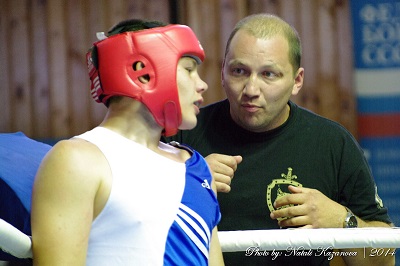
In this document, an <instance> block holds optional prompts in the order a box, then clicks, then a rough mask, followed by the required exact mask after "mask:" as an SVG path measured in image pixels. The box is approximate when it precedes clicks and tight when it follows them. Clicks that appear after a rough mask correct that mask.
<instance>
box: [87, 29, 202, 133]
mask: <svg viewBox="0 0 400 266" xmlns="http://www.w3.org/2000/svg"><path fill="white" fill-rule="evenodd" d="M183 56H190V57H193V58H195V59H196V60H197V61H198V63H200V62H202V61H203V60H204V57H205V55H204V50H203V48H202V47H201V45H200V43H199V41H198V39H197V37H196V35H195V34H194V33H193V31H192V30H191V29H190V28H189V27H187V26H184V25H168V26H165V27H157V28H152V29H146V30H140V31H128V32H123V33H120V34H116V35H112V36H111V37H108V38H106V39H104V40H101V41H98V42H96V43H94V45H93V48H92V49H91V51H89V52H88V53H87V56H86V59H87V64H88V70H89V76H90V80H91V94H92V97H93V98H94V99H95V100H96V101H97V102H103V103H104V104H107V101H108V99H109V98H110V97H111V96H127V97H131V98H134V99H136V100H138V101H140V102H142V103H143V104H145V105H146V106H147V108H148V109H149V110H150V112H151V113H152V115H153V117H154V119H155V120H156V122H157V123H158V124H159V125H160V126H162V127H163V128H164V132H163V134H164V135H165V136H171V135H174V134H176V133H177V132H178V127H179V126H180V124H181V123H182V113H181V108H180V102H179V94H178V85H177V66H178V61H179V59H180V58H181V57H183ZM137 62H142V63H143V65H144V67H143V68H142V69H140V70H135V69H134V67H133V66H134V65H135V64H136V63H137ZM143 76H145V77H146V78H149V82H147V83H142V82H141V81H140V80H139V77H143Z"/></svg>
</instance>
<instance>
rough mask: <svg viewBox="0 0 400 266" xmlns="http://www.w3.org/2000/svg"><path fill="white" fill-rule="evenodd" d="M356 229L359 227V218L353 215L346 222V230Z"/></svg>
mask: <svg viewBox="0 0 400 266" xmlns="http://www.w3.org/2000/svg"><path fill="white" fill-rule="evenodd" d="M356 227H357V218H356V217H355V216H354V215H351V216H350V217H349V218H348V220H347V222H346V228H356Z"/></svg>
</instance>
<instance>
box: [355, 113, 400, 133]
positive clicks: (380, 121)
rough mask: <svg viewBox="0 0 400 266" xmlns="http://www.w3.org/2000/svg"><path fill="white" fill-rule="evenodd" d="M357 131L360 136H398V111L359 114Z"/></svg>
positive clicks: (399, 122)
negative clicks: (392, 112) (393, 112)
mask: <svg viewBox="0 0 400 266" xmlns="http://www.w3.org/2000/svg"><path fill="white" fill-rule="evenodd" d="M358 133H359V135H360V137H394V136H400V113H396V114H373V115H372V114H369V115H362V114H359V116H358Z"/></svg>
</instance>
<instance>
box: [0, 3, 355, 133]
mask: <svg viewBox="0 0 400 266" xmlns="http://www.w3.org/2000/svg"><path fill="white" fill-rule="evenodd" d="M170 2H171V3H172V2H174V6H176V7H177V8H178V9H177V11H176V14H177V21H178V22H179V23H183V24H187V25H189V26H191V27H192V28H193V30H194V31H195V32H196V34H197V35H198V37H199V39H200V41H201V43H202V45H203V47H204V49H205V51H206V61H205V62H204V63H203V64H202V65H201V66H200V74H201V76H202V78H203V79H204V80H205V81H206V82H207V83H208V85H209V90H208V91H207V93H206V94H205V100H206V102H205V104H208V103H211V102H214V101H218V100H221V99H223V98H225V94H224V92H223V90H222V88H221V84H220V83H221V78H220V68H221V64H222V60H223V53H224V50H225V43H226V41H227V39H228V36H229V33H230V31H231V30H232V28H233V27H234V25H235V24H236V22H237V21H238V20H239V19H241V18H243V17H245V16H246V15H249V14H254V13H260V12H270V13H274V14H277V15H279V16H281V17H283V18H284V19H285V20H287V21H288V22H289V23H291V24H293V25H294V26H295V27H296V29H297V30H298V31H299V34H300V36H301V38H302V43H303V66H304V68H305V84H304V87H303V89H302V90H301V92H300V94H299V95H298V96H296V97H295V98H293V100H294V101H295V102H297V103H298V104H300V105H302V106H305V107H306V108H309V109H311V110H312V111H315V112H316V113H319V114H321V115H323V116H326V117H328V118H331V119H334V120H336V121H338V122H340V123H342V124H343V125H344V126H346V127H347V128H348V129H349V130H350V131H351V132H352V133H353V134H356V123H355V121H356V120H355V116H356V112H355V100H354V91H353V87H352V71H353V67H352V43H351V30H350V12H349V2H348V0H347V1H346V0H340V1H339V0H301V1H300V0H280V1H276V0H202V1H193V0H171V1H167V0H162V1H159V0H52V1H43V0H13V1H9V0H0V65H1V71H0V86H1V87H0V98H1V99H2V103H3V106H2V109H1V111H0V132H15V131H23V132H24V133H25V134H27V135H28V136H30V137H33V138H62V137H70V136H73V135H76V134H79V133H81V132H83V131H85V130H88V129H90V128H93V127H94V126H96V125H97V124H99V123H100V122H101V120H102V118H103V116H104V114H105V111H106V108H105V107H104V106H103V105H101V104H97V103H95V102H94V101H93V100H92V99H91V98H90V94H89V81H88V76H87V70H86V63H85V53H86V51H87V49H88V48H90V46H91V44H92V43H93V42H94V41H96V38H95V33H96V32H98V31H107V30H108V29H109V28H110V27H111V26H112V25H114V24H115V23H117V22H119V21H120V20H123V19H127V18H147V19H155V20H161V21H164V22H169V21H170ZM174 13H175V12H174Z"/></svg>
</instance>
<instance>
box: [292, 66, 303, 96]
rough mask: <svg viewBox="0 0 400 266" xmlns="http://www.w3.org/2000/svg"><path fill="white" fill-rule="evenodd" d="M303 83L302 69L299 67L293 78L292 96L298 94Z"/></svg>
mask: <svg viewBox="0 0 400 266" xmlns="http://www.w3.org/2000/svg"><path fill="white" fill-rule="evenodd" d="M303 82H304V68H302V67H299V69H298V70H297V71H296V74H295V76H294V84H293V90H292V95H297V94H298V93H299V91H300V90H301V88H302V87H303Z"/></svg>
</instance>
